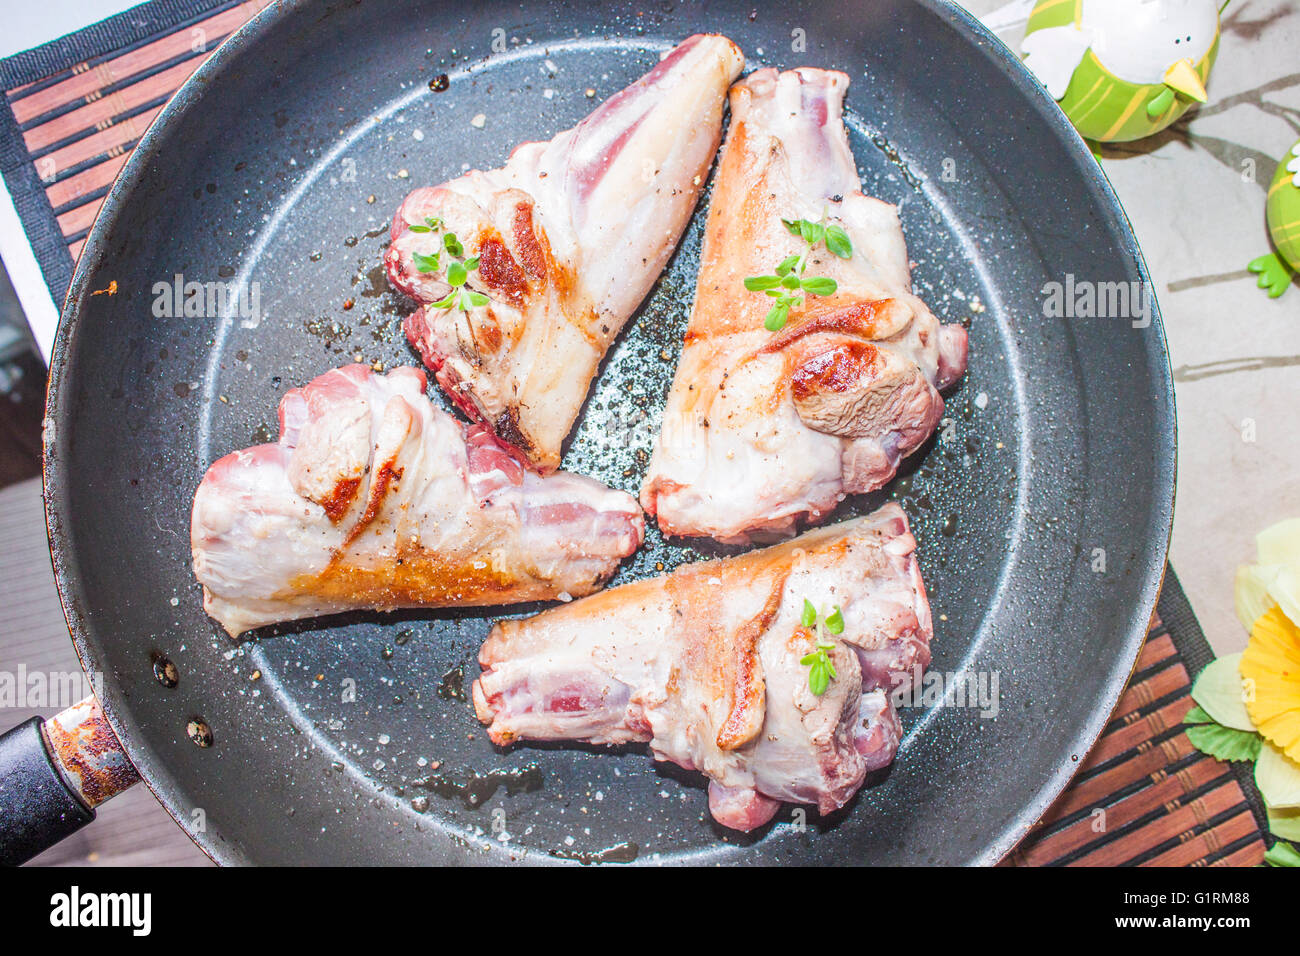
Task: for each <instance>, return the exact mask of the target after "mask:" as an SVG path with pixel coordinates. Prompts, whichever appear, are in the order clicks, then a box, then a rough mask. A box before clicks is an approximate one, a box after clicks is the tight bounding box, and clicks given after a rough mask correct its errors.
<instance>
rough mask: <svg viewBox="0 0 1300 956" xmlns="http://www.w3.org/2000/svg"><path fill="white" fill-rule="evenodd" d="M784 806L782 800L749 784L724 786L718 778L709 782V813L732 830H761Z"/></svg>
mask: <svg viewBox="0 0 1300 956" xmlns="http://www.w3.org/2000/svg"><path fill="white" fill-rule="evenodd" d="M780 809H781V802H780V801H779V800H773V799H772V798H771V797H765V796H764V795H763V794H761V793H759V792H758V791H757V790H753V789H750V788H748V787H724V786H723V785H722V784H720V783H718V782H717V781H716V780H711V781H710V782H709V813H710V815H712V817H713V819H714V820H717V821H718V823H720V824H721V825H722V826H724V827H727V828H728V829H730V830H739V831H740V832H741V833H748V832H749V831H750V830H757V829H758V828H759V827H761V826H763V824H765V823H767V822H768V821H769V820H771V819H772V818H773V817H774V816H776V811H778V810H780Z"/></svg>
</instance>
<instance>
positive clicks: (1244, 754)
mask: <svg viewBox="0 0 1300 956" xmlns="http://www.w3.org/2000/svg"><path fill="white" fill-rule="evenodd" d="M1186 734H1187V739H1188V740H1190V741H1191V742H1192V746H1193V747H1195V748H1196V749H1197V750H1199V751H1200V752H1201V753H1203V754H1208V755H1209V756H1211V757H1213V758H1214V759H1215V760H1218V761H1233V760H1254V759H1256V758H1257V757H1258V756H1259V747H1260V737H1259V734H1249V733H1246V732H1245V731H1244V730H1233V729H1232V728H1231V727H1223V726H1221V725H1219V724H1197V725H1196V726H1194V727H1188V728H1187V730H1186Z"/></svg>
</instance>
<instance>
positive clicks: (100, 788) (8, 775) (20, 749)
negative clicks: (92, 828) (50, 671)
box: [0, 697, 140, 866]
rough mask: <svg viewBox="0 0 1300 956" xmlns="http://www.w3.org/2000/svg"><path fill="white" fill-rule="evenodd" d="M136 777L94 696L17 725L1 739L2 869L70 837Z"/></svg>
mask: <svg viewBox="0 0 1300 956" xmlns="http://www.w3.org/2000/svg"><path fill="white" fill-rule="evenodd" d="M139 779H140V776H139V774H138V773H136V770H135V768H134V767H133V766H131V761H130V760H128V759H127V756H126V751H124V750H123V749H122V745H121V744H120V743H119V742H118V739H117V735H116V734H114V733H113V729H112V728H111V727H110V726H109V725H108V721H107V720H106V719H105V717H104V711H103V709H102V708H101V707H100V706H99V702H98V701H97V700H95V698H94V697H87V698H86V699H85V700H83V701H81V702H80V703H78V704H76V705H74V706H72V707H69V708H68V709H67V710H65V711H63V712H62V713H59V714H57V715H55V716H54V717H51V718H50V719H49V720H48V721H45V720H42V719H41V718H39V717H33V718H32V719H31V720H29V721H27V722H26V723H23V724H19V725H18V726H17V727H15V728H14V729H13V730H11V731H9V732H8V733H6V734H4V735H3V736H0V865H3V866H18V865H19V864H22V863H26V862H27V861H28V860H30V859H31V858H32V857H34V856H35V855H36V854H38V853H40V852H41V851H42V850H45V849H47V848H49V847H52V846H54V844H56V843H58V842H59V841H60V840H62V839H63V838H64V837H67V836H71V835H72V834H73V833H76V832H77V831H78V830H80V829H81V828H82V827H84V826H85V825H86V824H87V823H89V822H90V821H91V820H93V819H95V807H97V806H99V805H100V804H101V803H103V802H104V801H105V800H107V799H108V798H109V797H112V796H114V795H116V794H118V793H120V792H121V791H123V790H125V789H126V788H127V787H129V786H131V785H132V784H134V783H135V782H136V781H137V780H139Z"/></svg>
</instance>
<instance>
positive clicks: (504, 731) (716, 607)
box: [473, 504, 933, 830]
mask: <svg viewBox="0 0 1300 956" xmlns="http://www.w3.org/2000/svg"><path fill="white" fill-rule="evenodd" d="M915 549H916V541H915V540H914V539H913V537H912V535H911V532H910V531H909V530H908V526H907V519H906V517H905V516H904V514H903V511H902V509H900V508H899V507H898V506H897V505H894V504H890V505H886V506H885V507H884V508H882V509H880V510H879V511H877V512H876V513H875V514H873V515H870V516H868V517H865V518H858V519H855V520H853V521H847V522H845V523H843V524H839V525H834V526H832V527H828V528H823V529H820V530H817V531H812V532H809V533H807V534H805V535H803V536H802V537H799V538H796V539H794V540H792V541H788V542H786V543H784V544H781V545H777V546H776V547H772V548H768V549H766V550H763V551H753V552H750V553H749V554H745V555H742V556H740V557H735V558H726V559H723V560H718V561H707V562H704V563H701V564H694V565H688V566H686V567H683V568H680V569H678V570H677V571H675V572H673V573H672V574H669V575H665V576H661V577H657V578H649V579H644V580H640V581H635V582H632V583H630V584H625V585H622V586H621V587H617V588H614V589H612V590H609V591H605V592H603V593H601V594H597V595H594V596H593V597H589V598H586V599H584V600H582V601H577V602H575V603H573V604H569V605H567V606H564V607H557V608H553V609H551V610H548V611H545V612H543V613H541V614H538V615H537V616H535V617H531V618H527V619H525V620H511V621H502V622H501V623H499V624H497V625H496V626H495V627H494V628H493V629H492V632H491V634H490V635H489V636H488V639H487V641H486V642H485V643H484V645H483V648H482V650H481V651H480V652H479V663H480V664H481V665H482V667H483V674H482V676H481V677H480V678H479V679H478V680H477V681H475V682H474V687H473V697H474V709H475V712H476V713H477V714H478V717H479V719H480V720H481V721H483V723H485V724H487V725H488V734H489V736H490V737H491V738H492V740H493V742H495V743H497V744H509V743H512V742H514V741H517V740H583V741H589V742H591V743H597V744H622V743H628V742H631V741H647V742H649V744H650V750H651V752H652V753H653V754H654V756H655V758H656V759H658V760H668V761H672V762H673V763H676V764H679V765H681V766H682V767H686V768H687V769H691V770H698V771H700V772H702V773H704V774H706V775H707V776H708V777H709V778H710V783H709V809H710V811H711V812H712V814H713V816H714V818H715V819H716V820H717V821H718V822H719V823H721V824H722V825H724V826H727V827H731V828H733V829H736V830H752V829H754V828H755V827H758V826H761V825H763V824H764V823H766V822H767V821H768V820H770V819H771V818H772V816H773V815H774V814H775V813H776V811H777V809H778V807H779V806H780V803H781V801H790V802H793V803H811V804H816V805H817V807H818V808H819V810H820V811H821V812H822V813H830V812H832V811H834V810H836V809H837V808H839V807H842V806H843V805H844V804H845V803H847V802H848V801H849V799H850V798H851V797H852V796H853V794H854V793H856V792H857V790H858V788H859V787H860V786H862V782H863V779H864V777H865V776H866V774H867V772H868V771H870V770H874V769H876V768H879V767H883V766H885V765H886V764H888V763H889V762H890V761H892V760H893V759H894V753H895V751H896V750H897V748H898V743H899V736H900V730H899V724H898V719H897V716H896V714H895V712H894V705H893V701H892V700H891V697H890V692H891V691H892V690H893V689H895V688H897V687H901V686H903V685H904V684H908V683H911V682H913V681H914V680H915V678H916V677H917V676H919V674H920V673H921V671H922V670H923V669H924V668H925V666H926V665H927V664H928V663H929V660H930V637H931V635H932V633H933V630H932V625H931V620H930V605H929V602H928V601H927V599H926V595H925V586H924V584H923V583H922V581H921V573H920V570H919V569H918V567H917V562H916V556H915V553H914V552H915ZM810 610H811V611H812V612H813V617H812V619H811V620H810V618H809V616H808V614H809V611H810ZM841 622H842V627H840V626H839V625H840V624H841ZM836 633H838V637H836V636H833V635H834V634H836ZM819 639H820V640H821V641H822V642H823V643H822V645H821V648H820V649H823V650H825V653H826V662H827V664H828V665H829V667H831V668H833V676H830V677H829V679H828V680H826V682H825V683H824V684H823V685H820V686H819V685H818V682H817V678H816V675H814V674H813V670H814V667H815V666H817V665H816V664H815V663H814V662H811V659H810V657H809V655H813V656H814V657H815V656H816V655H817V653H818V651H819V646H818V640H819ZM805 662H808V663H805ZM828 673H832V672H830V671H826V670H823V676H824V675H825V674H828ZM818 691H820V693H818Z"/></svg>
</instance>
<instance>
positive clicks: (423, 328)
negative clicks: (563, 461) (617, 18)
mask: <svg viewBox="0 0 1300 956" xmlns="http://www.w3.org/2000/svg"><path fill="white" fill-rule="evenodd" d="M743 65H744V57H743V56H742V55H741V53H740V50H739V49H737V48H736V45H735V44H733V43H732V42H731V41H730V40H728V39H726V38H725V37H721V36H705V35H699V36H693V37H691V38H690V39H688V40H686V41H685V42H683V43H682V44H681V45H679V46H677V47H676V48H674V49H673V50H671V51H670V52H669V53H668V54H667V55H665V56H664V58H663V59H662V60H661V61H660V62H659V64H658V65H657V66H655V68H654V69H653V70H651V71H650V72H649V73H648V74H647V75H646V76H644V77H643V78H642V79H640V80H638V81H637V82H636V83H634V84H632V85H631V86H629V87H628V88H627V89H625V90H623V91H622V92H620V93H617V94H615V95H614V96H613V97H611V98H610V99H609V100H608V101H606V102H605V103H604V104H603V105H602V106H600V107H599V108H598V109H597V110H596V111H595V112H594V113H592V114H591V115H590V116H588V117H587V118H586V119H585V120H583V121H582V122H581V123H579V124H578V125H577V126H575V127H574V128H573V129H570V130H566V131H564V132H563V133H560V134H559V135H558V136H556V137H555V138H554V139H552V140H550V141H549V142H545V143H525V144H524V145H522V146H520V147H519V148H518V149H516V150H515V151H514V153H513V154H512V155H511V157H510V159H509V161H508V162H507V163H506V164H505V166H503V167H501V168H500V169H493V170H489V171H487V172H483V171H481V170H473V171H471V172H469V173H466V174H465V175H464V176H461V177H460V178H458V179H453V180H451V181H450V182H447V183H443V184H442V185H441V186H433V187H424V188H421V189H417V190H415V191H414V192H412V193H411V194H410V195H409V196H407V197H406V199H405V201H403V203H402V205H401V207H400V208H399V209H398V210H397V214H396V216H395V217H394V219H393V226H392V243H391V244H390V246H389V248H388V252H387V253H386V254H385V263H386V265H387V268H388V276H389V280H390V281H391V282H392V284H393V285H394V286H395V287H396V288H398V289H400V290H401V291H402V292H404V293H406V294H407V295H409V296H410V297H412V298H413V299H416V300H417V301H419V302H420V303H421V304H422V305H421V308H420V309H419V310H418V311H417V312H415V313H414V314H412V315H411V316H409V317H408V318H407V320H406V335H407V338H408V339H410V342H411V344H412V345H413V346H414V347H415V348H416V349H417V350H418V351H419V353H420V355H421V357H422V358H423V359H424V363H425V364H426V365H427V366H428V367H429V368H430V369H432V370H433V372H434V376H435V378H436V379H437V381H438V383H439V384H440V385H441V386H442V387H443V389H445V390H446V392H447V394H448V395H450V396H451V398H452V400H453V401H455V403H456V404H457V405H458V406H459V407H460V408H461V409H462V410H463V411H464V412H465V413H466V414H467V415H469V416H470V418H471V419H473V420H474V421H476V422H482V423H483V424H485V425H486V426H487V427H488V428H490V429H491V430H492V431H493V433H494V434H495V435H496V436H497V437H498V438H500V439H502V440H503V441H505V442H508V443H509V444H510V445H511V446H512V447H513V448H515V449H516V450H517V453H518V455H519V456H520V458H521V460H523V461H525V462H526V463H527V464H528V465H529V466H531V467H532V468H534V469H535V470H537V471H539V472H541V473H543V474H546V473H549V472H551V471H554V470H555V469H556V468H557V467H558V466H559V463H560V451H561V445H562V443H563V441H564V439H565V437H566V436H567V435H568V434H569V430H570V429H571V428H572V426H573V422H574V419H575V418H576V417H577V415H578V412H579V410H580V409H581V407H582V403H583V401H584V400H585V398H586V396H587V388H588V386H589V385H590V384H591V380H592V377H593V376H594V375H595V374H596V369H597V367H598V366H599V365H600V361H601V359H602V358H603V357H604V355H605V351H606V349H608V348H609V346H610V343H611V342H613V340H614V338H615V336H617V335H618V333H619V330H620V329H622V327H623V324H624V323H625V322H626V321H627V319H628V317H629V316H630V315H631V314H632V312H633V310H634V309H636V307H637V306H638V305H639V304H640V303H641V300H642V299H644V298H645V296H646V293H647V292H649V291H650V287H651V285H653V283H654V281H655V279H657V278H658V276H659V273H660V272H661V271H663V268H664V266H665V264H666V263H667V261H668V257H669V256H670V255H671V254H672V251H673V249H674V248H675V247H676V246H677V241H678V240H679V239H680V238H681V234H682V230H683V229H684V228H685V227H686V222H687V220H688V219H689V218H690V215H691V211H692V210H693V209H694V208H695V203H696V200H697V199H698V198H699V195H700V190H701V188H702V186H703V183H704V180H705V177H706V176H707V174H708V170H709V165H710V163H712V162H713V157H714V154H715V153H716V152H717V149H718V143H719V141H720V139H721V135H722V132H721V131H722V111H723V106H724V105H725V101H726V92H727V87H728V86H729V85H730V84H731V82H732V81H733V80H734V79H735V78H736V77H737V76H738V75H739V74H740V70H741V67H742V66H743Z"/></svg>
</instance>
